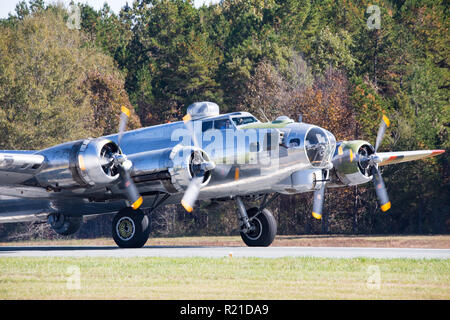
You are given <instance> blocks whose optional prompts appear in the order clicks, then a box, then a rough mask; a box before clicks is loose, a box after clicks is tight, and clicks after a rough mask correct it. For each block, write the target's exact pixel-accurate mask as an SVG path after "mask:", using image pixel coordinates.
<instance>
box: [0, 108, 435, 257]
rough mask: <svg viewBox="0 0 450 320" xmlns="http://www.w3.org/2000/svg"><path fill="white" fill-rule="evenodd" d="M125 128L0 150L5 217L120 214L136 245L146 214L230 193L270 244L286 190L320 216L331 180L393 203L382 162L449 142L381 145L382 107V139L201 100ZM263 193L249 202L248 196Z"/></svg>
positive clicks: (253, 237)
mask: <svg viewBox="0 0 450 320" xmlns="http://www.w3.org/2000/svg"><path fill="white" fill-rule="evenodd" d="M129 112H130V111H129V110H128V109H127V108H125V107H122V113H121V115H120V118H121V120H120V125H119V132H118V133H117V134H115V135H110V136H106V137H100V138H95V139H94V138H87V139H84V140H79V141H73V142H68V143H64V144H60V145H56V146H53V147H50V148H48V149H44V150H39V151H0V223H8V222H24V221H44V222H45V221H48V223H49V224H50V226H51V227H52V229H53V230H55V231H56V232H57V233H59V234H61V235H70V234H73V233H75V232H76V231H77V230H78V229H79V228H80V226H81V224H82V221H83V216H88V215H97V214H111V213H115V216H114V219H113V223H112V235H113V238H114V241H115V242H116V243H117V245H118V246H119V247H121V248H139V247H142V246H143V245H144V244H145V243H146V241H147V240H148V237H149V233H150V223H149V215H148V214H149V213H150V212H151V211H153V210H155V209H156V208H158V207H160V206H162V205H166V204H175V203H181V204H182V205H183V207H184V208H185V209H186V210H187V211H189V212H191V211H192V210H193V208H194V206H195V204H196V202H197V201H203V200H208V201H212V202H219V201H224V200H230V199H233V200H234V201H235V202H236V205H237V208H238V210H237V214H238V218H239V228H240V234H241V236H242V239H243V241H244V242H245V244H246V245H248V246H269V245H270V244H271V243H272V242H273V240H274V238H275V235H276V230H277V225H276V221H275V219H274V217H273V215H272V213H271V212H270V211H269V210H268V209H267V207H268V205H269V204H270V203H271V202H272V201H273V200H274V199H275V198H276V197H277V196H278V195H279V194H297V193H303V192H313V194H314V202H313V210H312V214H313V216H314V217H315V218H316V219H320V218H321V215H322V207H323V200H324V192H325V188H326V187H331V188H334V187H345V186H355V185H359V184H364V183H367V182H369V181H371V180H372V181H373V184H374V186H375V190H376V194H377V196H378V202H379V205H380V208H381V210H382V211H387V210H389V208H390V207H391V203H390V201H389V198H388V194H387V191H386V187H385V185H384V182H383V179H382V177H381V173H380V167H381V166H385V165H389V164H396V163H400V162H405V161H412V160H418V159H422V158H426V157H432V156H435V155H438V154H441V153H443V152H444V151H443V150H423V151H402V152H378V148H379V146H380V144H381V142H382V139H383V136H384V134H385V131H386V129H387V127H389V125H390V121H389V119H388V118H387V117H386V116H385V115H383V119H382V122H381V125H380V128H379V131H378V135H377V139H376V142H375V146H374V145H372V144H370V143H369V142H367V141H362V140H353V141H339V142H336V139H335V137H334V136H333V134H332V133H331V132H328V131H327V130H325V129H323V128H320V127H318V126H315V125H312V124H307V123H303V122H301V121H300V120H299V122H295V121H294V120H292V119H290V118H289V117H286V116H281V117H279V118H277V119H276V120H275V121H272V122H265V123H263V122H260V121H259V120H258V119H256V118H255V117H254V116H253V115H252V114H250V113H248V112H234V113H228V114H220V113H219V107H218V105H217V104H215V103H212V102H197V103H194V104H192V105H190V106H189V107H188V110H187V114H186V116H185V117H184V118H183V121H179V122H174V123H167V124H161V125H157V126H151V127H146V128H141V129H138V130H133V131H128V132H126V130H125V129H126V124H127V120H128V118H129V115H130V114H129ZM249 199H250V200H253V201H254V200H258V201H259V202H258V203H259V206H257V207H251V208H247V207H246V205H245V204H244V201H247V200H249Z"/></svg>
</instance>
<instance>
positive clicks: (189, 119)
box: [183, 113, 192, 123]
mask: <svg viewBox="0 0 450 320" xmlns="http://www.w3.org/2000/svg"><path fill="white" fill-rule="evenodd" d="M191 119H192V117H191V115H190V114H189V113H188V114H187V115H185V116H184V117H183V121H184V122H185V123H186V122H188V121H191Z"/></svg>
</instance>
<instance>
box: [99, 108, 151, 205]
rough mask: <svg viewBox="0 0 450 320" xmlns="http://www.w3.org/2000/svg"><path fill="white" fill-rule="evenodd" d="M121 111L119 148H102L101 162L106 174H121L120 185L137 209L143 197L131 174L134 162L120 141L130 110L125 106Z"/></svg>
mask: <svg viewBox="0 0 450 320" xmlns="http://www.w3.org/2000/svg"><path fill="white" fill-rule="evenodd" d="M121 111H122V113H121V114H120V123H119V133H118V139H117V150H114V149H112V148H111V147H109V148H106V149H104V150H102V152H101V157H102V158H101V159H100V164H101V166H102V168H103V171H104V172H105V173H106V174H108V175H112V176H113V175H116V174H119V179H118V181H119V187H120V189H122V190H123V191H124V193H125V196H126V198H127V200H128V201H129V202H130V203H131V207H132V208H133V209H134V210H137V209H138V208H139V207H140V206H141V205H142V202H143V199H142V197H141V195H140V194H139V191H138V189H137V187H136V185H135V184H134V181H133V179H131V176H130V171H131V167H132V166H133V163H132V162H131V161H130V160H128V159H127V157H126V155H124V154H122V153H121V151H120V143H121V141H122V136H123V133H124V131H125V129H126V126H127V122H128V119H129V117H130V110H129V109H128V108H126V107H124V106H123V107H122V109H121Z"/></svg>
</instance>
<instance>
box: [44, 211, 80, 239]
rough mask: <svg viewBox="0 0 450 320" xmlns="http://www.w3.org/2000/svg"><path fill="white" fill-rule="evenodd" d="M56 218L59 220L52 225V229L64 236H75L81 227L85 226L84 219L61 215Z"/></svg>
mask: <svg viewBox="0 0 450 320" xmlns="http://www.w3.org/2000/svg"><path fill="white" fill-rule="evenodd" d="M55 218H57V220H56V221H54V222H53V223H50V227H51V228H52V229H53V230H54V231H55V232H56V233H57V234H60V235H62V236H70V235H71V234H74V233H75V232H77V231H78V230H80V227H81V225H82V224H83V217H73V216H66V215H62V214H61V215H58V216H55Z"/></svg>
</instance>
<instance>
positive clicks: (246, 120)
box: [232, 117, 257, 126]
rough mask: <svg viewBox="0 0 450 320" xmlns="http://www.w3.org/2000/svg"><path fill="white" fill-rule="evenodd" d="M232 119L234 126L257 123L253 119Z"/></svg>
mask: <svg viewBox="0 0 450 320" xmlns="http://www.w3.org/2000/svg"><path fill="white" fill-rule="evenodd" d="M232 119H233V122H234V123H235V125H236V126H242V125H244V124H249V123H253V122H257V120H256V119H255V118H254V117H234V118H232Z"/></svg>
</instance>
